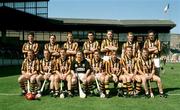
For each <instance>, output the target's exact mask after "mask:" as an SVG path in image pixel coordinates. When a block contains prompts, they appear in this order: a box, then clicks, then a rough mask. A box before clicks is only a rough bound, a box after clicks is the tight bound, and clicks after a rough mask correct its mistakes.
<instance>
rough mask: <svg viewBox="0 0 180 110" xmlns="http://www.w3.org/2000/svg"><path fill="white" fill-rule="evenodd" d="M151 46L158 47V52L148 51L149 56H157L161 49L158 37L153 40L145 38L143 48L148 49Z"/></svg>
mask: <svg viewBox="0 0 180 110" xmlns="http://www.w3.org/2000/svg"><path fill="white" fill-rule="evenodd" d="M151 47H156V48H157V49H158V53H151V52H150V55H151V58H155V57H158V54H159V52H160V51H161V42H160V41H159V40H158V39H156V40H154V41H151V40H149V39H147V40H146V41H145V42H144V48H147V49H149V48H151Z"/></svg>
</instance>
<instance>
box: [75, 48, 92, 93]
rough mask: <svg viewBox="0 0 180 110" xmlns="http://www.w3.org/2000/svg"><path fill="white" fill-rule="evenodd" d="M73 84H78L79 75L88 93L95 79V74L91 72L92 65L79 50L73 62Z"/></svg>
mask: <svg viewBox="0 0 180 110" xmlns="http://www.w3.org/2000/svg"><path fill="white" fill-rule="evenodd" d="M71 73H72V75H73V77H72V84H73V85H75V84H77V77H79V79H80V81H81V82H82V83H83V85H84V88H83V89H85V93H86V94H88V93H89V90H88V85H89V84H91V83H92V81H93V75H92V74H91V67H90V64H89V62H88V61H87V60H86V59H85V58H84V57H83V53H82V52H80V51H78V52H77V54H76V58H75V60H74V61H73V62H72V63H71Z"/></svg>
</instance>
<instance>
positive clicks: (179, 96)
mask: <svg viewBox="0 0 180 110" xmlns="http://www.w3.org/2000/svg"><path fill="white" fill-rule="evenodd" d="M171 67H173V68H174V69H171ZM164 69H165V73H164V74H163V73H161V78H162V82H163V86H164V91H165V93H167V94H170V95H169V96H168V97H167V98H160V97H159V96H158V94H157V92H158V91H157V89H156V88H157V86H156V85H155V83H153V87H154V88H155V95H156V96H155V98H154V99H152V98H150V99H145V98H144V97H141V98H122V97H117V96H113V97H111V98H109V99H101V98H99V97H96V96H93V97H87V98H86V99H80V98H79V97H78V96H76V97H73V98H65V99H60V98H51V97H50V96H44V97H42V99H41V100H40V101H38V100H35V101H28V100H26V99H25V98H24V97H22V96H18V95H16V94H19V93H20V88H19V84H18V83H17V78H18V76H19V74H20V66H11V67H0V110H131V109H132V110H142V109H143V110H162V109H163V110H179V108H180V64H170V63H169V64H167V65H166V66H164Z"/></svg>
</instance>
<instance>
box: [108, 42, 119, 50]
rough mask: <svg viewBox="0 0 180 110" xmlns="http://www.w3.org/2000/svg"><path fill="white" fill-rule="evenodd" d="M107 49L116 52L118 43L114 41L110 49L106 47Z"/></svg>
mask: <svg viewBox="0 0 180 110" xmlns="http://www.w3.org/2000/svg"><path fill="white" fill-rule="evenodd" d="M108 48H109V50H111V51H117V49H118V41H117V40H115V41H114V45H113V46H111V47H108Z"/></svg>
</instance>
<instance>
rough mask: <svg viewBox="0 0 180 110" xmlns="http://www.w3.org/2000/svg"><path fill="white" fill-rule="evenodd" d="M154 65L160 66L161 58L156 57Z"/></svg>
mask: <svg viewBox="0 0 180 110" xmlns="http://www.w3.org/2000/svg"><path fill="white" fill-rule="evenodd" d="M153 60H154V65H155V67H156V68H160V58H154V59H153Z"/></svg>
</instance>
